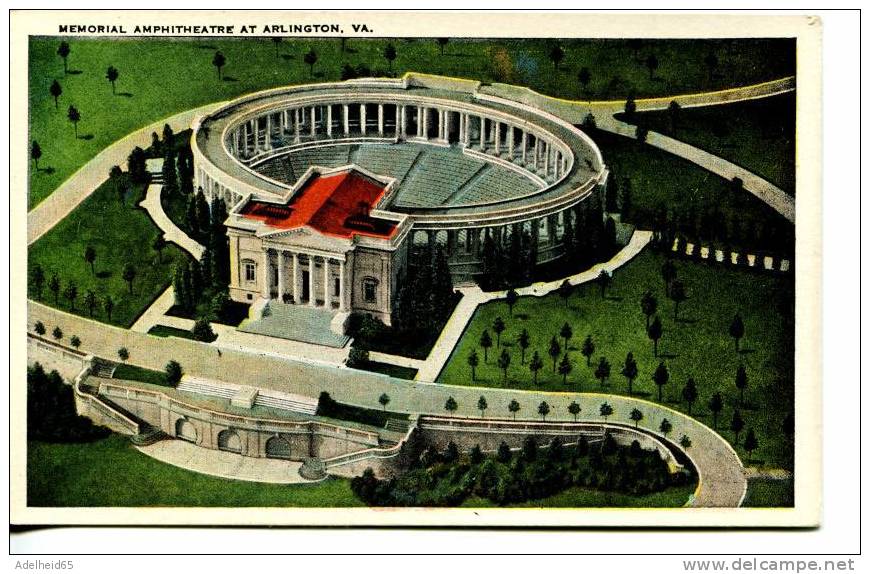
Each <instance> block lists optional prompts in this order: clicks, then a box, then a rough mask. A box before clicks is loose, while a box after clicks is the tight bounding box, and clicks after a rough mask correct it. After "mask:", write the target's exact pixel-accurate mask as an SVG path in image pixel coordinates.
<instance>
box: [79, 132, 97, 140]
mask: <svg viewBox="0 0 870 574" xmlns="http://www.w3.org/2000/svg"><path fill="white" fill-rule="evenodd" d="M78 139H80V140H85V141H90V140H92V139H94V134H82V135H80V136H79V138H78Z"/></svg>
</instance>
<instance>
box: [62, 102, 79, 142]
mask: <svg viewBox="0 0 870 574" xmlns="http://www.w3.org/2000/svg"><path fill="white" fill-rule="evenodd" d="M66 117H67V119H68V120H69V121H70V122H72V125H73V130H75V135H76V139H79V122H80V121H81V119H82V115H81V114H80V113H79V110H78V108H76V107H75V106H70V107H69V109H68V110H67V112H66Z"/></svg>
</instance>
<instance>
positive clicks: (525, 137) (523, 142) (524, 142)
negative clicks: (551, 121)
mask: <svg viewBox="0 0 870 574" xmlns="http://www.w3.org/2000/svg"><path fill="white" fill-rule="evenodd" d="M528 142H529V136H528V133H526V130H523V135H522V136H520V146H521V147H522V148H523V152H522V153H523V165H526V148H527V147H528Z"/></svg>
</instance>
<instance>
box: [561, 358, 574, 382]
mask: <svg viewBox="0 0 870 574" xmlns="http://www.w3.org/2000/svg"><path fill="white" fill-rule="evenodd" d="M573 368H574V367H573V366H571V361H570V360H569V359H568V353H565V354H564V355H562V360H561V361H559V374H560V375H562V384H563V385H564V384H567V383H568V375H570V374H571V371H572V370H573Z"/></svg>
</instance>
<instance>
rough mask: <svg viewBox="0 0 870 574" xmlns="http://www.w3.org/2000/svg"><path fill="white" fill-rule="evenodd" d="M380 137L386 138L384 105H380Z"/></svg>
mask: <svg viewBox="0 0 870 574" xmlns="http://www.w3.org/2000/svg"><path fill="white" fill-rule="evenodd" d="M378 136H380V137H384V104H378Z"/></svg>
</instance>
